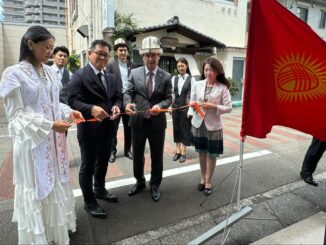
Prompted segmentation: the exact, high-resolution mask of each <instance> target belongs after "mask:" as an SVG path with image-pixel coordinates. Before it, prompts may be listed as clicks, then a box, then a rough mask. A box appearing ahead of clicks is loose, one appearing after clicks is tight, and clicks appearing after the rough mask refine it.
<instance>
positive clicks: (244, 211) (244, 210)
mask: <svg viewBox="0 0 326 245" xmlns="http://www.w3.org/2000/svg"><path fill="white" fill-rule="evenodd" d="M243 147H244V140H241V142H240V160H239V163H238V164H237V165H236V166H235V167H233V169H232V170H231V171H230V172H229V173H228V174H227V175H226V177H225V178H224V179H223V180H222V181H221V182H220V183H216V184H215V186H214V188H213V193H214V191H215V189H216V186H217V185H220V184H221V183H222V182H223V181H224V180H225V179H226V178H228V177H229V176H230V174H231V173H232V172H233V171H235V169H237V174H236V178H235V182H234V187H233V192H232V196H231V201H230V204H229V207H231V206H232V203H233V198H234V194H235V190H236V188H237V189H238V191H237V203H236V204H237V206H236V212H235V213H233V214H232V215H230V211H229V210H230V208H229V209H228V211H227V218H226V219H225V220H224V221H222V222H221V223H219V224H217V225H216V226H214V227H213V228H211V229H209V230H208V231H206V232H205V233H203V234H202V235H200V236H199V237H197V238H196V239H194V240H192V241H191V242H189V243H188V245H197V244H203V243H204V242H206V241H208V240H210V239H211V238H213V237H214V236H216V235H217V234H219V233H221V232H222V231H223V238H222V242H221V244H224V242H225V241H226V238H227V236H228V234H229V232H230V230H229V231H228V232H226V229H227V228H229V227H231V226H232V225H233V224H235V223H236V222H238V221H239V220H241V219H242V218H244V217H246V216H247V215H248V214H250V213H251V212H252V211H253V209H252V208H251V207H247V206H244V207H242V206H241V204H240V195H241V174H242V164H243ZM213 193H212V194H213ZM211 196H212V195H211ZM211 196H208V197H207V198H205V199H204V200H203V201H202V202H201V203H200V206H202V205H203V204H204V202H206V201H207V200H208V199H210V198H211Z"/></svg>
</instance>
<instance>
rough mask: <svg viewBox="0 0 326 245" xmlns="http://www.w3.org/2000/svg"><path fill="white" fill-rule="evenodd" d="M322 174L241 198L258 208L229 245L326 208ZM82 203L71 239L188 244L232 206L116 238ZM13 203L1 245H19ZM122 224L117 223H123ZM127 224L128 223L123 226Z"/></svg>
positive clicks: (5, 206)
mask: <svg viewBox="0 0 326 245" xmlns="http://www.w3.org/2000/svg"><path fill="white" fill-rule="evenodd" d="M316 179H317V180H319V181H320V184H319V186H318V187H317V188H316V187H312V186H308V185H306V184H305V183H304V182H303V181H297V182H294V183H291V184H288V185H284V186H281V187H279V188H276V189H274V190H271V191H267V192H265V193H262V194H258V195H255V196H252V197H248V198H246V199H243V200H241V203H242V204H243V205H247V206H250V207H252V208H253V212H252V213H251V214H250V215H249V216H247V217H246V218H244V219H242V220H240V221H239V222H238V223H236V224H235V225H234V226H233V227H232V228H231V231H230V233H229V236H228V238H227V240H226V243H225V244H249V243H252V242H255V241H257V240H259V239H261V238H263V237H265V236H268V235H270V234H272V233H274V232H277V231H279V230H281V229H283V228H285V227H287V226H290V225H292V224H294V223H296V222H298V221H300V220H303V219H305V218H307V217H309V216H311V215H314V214H316V213H318V212H320V211H326V203H325V198H326V172H323V173H320V174H318V175H316ZM213 195H215V194H213ZM82 204H83V202H82V200H81V198H77V199H76V211H77V218H78V219H77V225H78V226H77V229H78V230H77V232H76V233H74V234H72V235H71V244H110V243H112V244H121V245H122V244H126V245H127V244H130V245H134V244H187V243H188V242H190V241H192V240H193V239H195V238H196V237H198V236H199V235H201V234H202V233H204V232H205V231H207V230H209V229H210V228H212V227H213V226H215V225H216V224H218V223H219V222H221V221H223V220H224V219H225V218H226V214H227V210H228V209H229V205H225V206H222V207H219V208H216V209H215V208H214V207H213V206H214V205H213V206H212V201H210V200H208V201H206V204H208V205H205V206H206V207H205V208H207V211H205V212H203V213H201V214H198V215H195V216H192V217H189V218H186V219H182V220H177V221H176V222H173V223H171V224H168V225H165V226H161V227H158V228H157V229H153V230H148V231H146V232H142V233H139V234H137V235H134V236H131V237H128V238H124V239H121V240H116V241H113V240H110V239H108V240H103V238H105V237H106V234H105V233H101V232H96V230H97V229H100V230H102V229H103V227H101V226H102V225H103V224H104V223H105V222H106V221H105V220H96V219H93V218H91V217H89V216H88V215H87V214H86V213H85V212H84V210H83V206H82ZM12 206H13V202H12V200H7V201H2V202H0V230H1V234H2V235H1V238H0V244H17V228H16V225H15V224H13V223H11V217H12V208H13V207H12ZM198 208H200V207H198ZM145 220H146V219H145ZM121 222H122V223H124V222H127V223H129V222H132V223H135V224H136V225H137V223H138V222H143V221H142V220H133V219H132V217H130V220H129V221H126V220H124V221H120V222H119V223H121ZM110 223H111V222H110ZM119 223H117V224H116V225H117V226H120V225H121V224H119ZM91 226H93V227H91ZM121 227H122V228H123V226H121ZM108 229H110V227H108ZM94 231H95V232H94ZM122 233H123V231H122ZM300 235H302V234H297V236H298V237H300ZM222 236H223V234H219V235H217V236H216V237H214V238H212V239H211V240H210V241H208V242H207V243H206V244H220V243H221V239H222ZM99 241H102V242H99ZM284 244H286V241H284Z"/></svg>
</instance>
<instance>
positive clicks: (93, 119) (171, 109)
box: [74, 103, 205, 124]
mask: <svg viewBox="0 0 326 245" xmlns="http://www.w3.org/2000/svg"><path fill="white" fill-rule="evenodd" d="M189 106H190V105H189V104H188V105H184V106H180V107H175V108H168V109H158V110H152V111H154V112H171V111H174V110H179V109H183V108H186V107H189ZM193 107H194V109H195V110H196V111H197V112H198V114H199V116H200V117H201V118H204V117H205V114H204V113H203V111H202V110H201V108H200V105H199V104H198V103H195V104H194V105H193ZM145 111H148V110H143V111H137V112H136V113H140V112H145ZM123 114H127V113H125V112H124V113H120V114H119V115H123ZM74 122H75V123H76V124H80V123H83V122H98V120H96V118H91V119H85V120H80V119H76V120H74Z"/></svg>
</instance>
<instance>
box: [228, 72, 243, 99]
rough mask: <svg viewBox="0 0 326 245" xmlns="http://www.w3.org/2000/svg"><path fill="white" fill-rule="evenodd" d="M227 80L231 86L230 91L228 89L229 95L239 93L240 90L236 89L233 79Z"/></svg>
mask: <svg viewBox="0 0 326 245" xmlns="http://www.w3.org/2000/svg"><path fill="white" fill-rule="evenodd" d="M228 80H229V81H230V84H231V86H230V89H229V90H230V94H231V95H232V96H233V95H235V94H236V93H237V92H239V91H240V90H239V88H238V85H237V82H236V81H235V80H234V79H232V78H230V77H228Z"/></svg>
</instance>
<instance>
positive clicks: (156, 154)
mask: <svg viewBox="0 0 326 245" xmlns="http://www.w3.org/2000/svg"><path fill="white" fill-rule="evenodd" d="M129 103H135V104H136V109H137V111H141V110H147V109H150V108H152V107H153V106H154V105H158V106H160V107H161V108H162V109H164V108H169V107H170V105H171V103H172V83H171V75H170V74H169V73H167V72H165V71H164V70H162V69H160V68H158V69H157V73H156V76H155V87H154V90H153V93H152V95H151V97H149V96H148V94H147V88H146V74H145V67H144V66H142V67H139V68H136V69H133V70H131V73H130V76H129V86H128V89H127V91H126V93H125V94H124V107H125V106H126V105H127V104H129ZM144 115H145V113H137V114H136V115H135V116H133V117H130V120H129V126H130V127H131V128H132V135H133V140H132V142H133V154H134V159H133V165H134V176H135V178H136V179H137V181H138V182H140V183H144V182H145V179H144V162H145V159H144V150H145V144H146V139H148V141H149V145H150V150H151V162H152V172H151V180H150V185H151V186H156V187H159V185H160V184H161V180H162V172H163V148H164V138H165V129H166V125H167V124H166V116H165V113H160V114H158V115H157V116H152V117H151V118H150V119H146V118H145V117H144Z"/></svg>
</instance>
